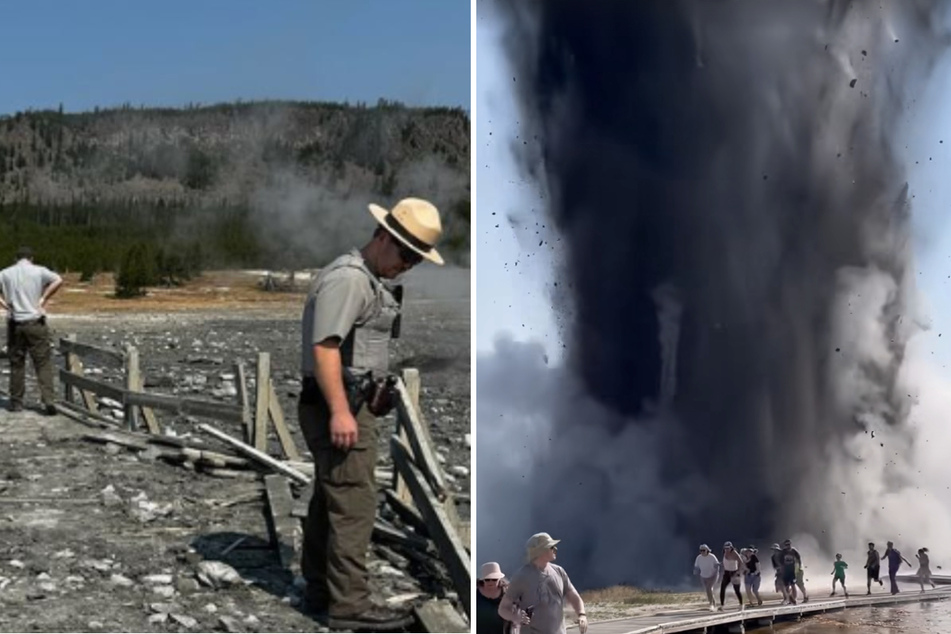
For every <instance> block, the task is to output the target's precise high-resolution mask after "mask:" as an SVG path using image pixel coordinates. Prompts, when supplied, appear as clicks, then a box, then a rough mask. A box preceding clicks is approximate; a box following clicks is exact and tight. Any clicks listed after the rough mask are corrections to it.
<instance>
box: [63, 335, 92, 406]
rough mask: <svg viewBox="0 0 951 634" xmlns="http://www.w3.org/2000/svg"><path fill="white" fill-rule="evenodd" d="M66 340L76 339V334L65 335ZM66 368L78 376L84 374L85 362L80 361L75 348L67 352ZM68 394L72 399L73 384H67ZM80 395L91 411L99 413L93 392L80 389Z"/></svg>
mask: <svg viewBox="0 0 951 634" xmlns="http://www.w3.org/2000/svg"><path fill="white" fill-rule="evenodd" d="M64 339H66V341H72V342H75V341H76V335H75V334H70V335H67V336H66V337H64ZM66 370H67V371H69V372H71V373H72V374H75V375H77V376H83V374H84V373H83V362H82V361H80V359H79V355H78V354H76V353H75V352H74V351H73V350H70V351H69V352H67V353H66ZM66 389H67V392H66V395H67V400H70V399H71V398H72V396H73V394H74V391H73V388H72V386H71V385H69V384H66ZM79 393H80V395H81V396H82V400H83V403H84V404H85V405H86V409H88V410H89V411H90V412H94V413H98V412H99V405H98V404H97V403H96V397H95V395H94V394H93V393H92V392H89V391H87V390H80V392H79Z"/></svg>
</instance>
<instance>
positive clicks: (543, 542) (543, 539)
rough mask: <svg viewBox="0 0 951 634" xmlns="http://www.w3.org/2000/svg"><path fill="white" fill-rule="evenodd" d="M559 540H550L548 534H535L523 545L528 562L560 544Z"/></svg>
mask: <svg viewBox="0 0 951 634" xmlns="http://www.w3.org/2000/svg"><path fill="white" fill-rule="evenodd" d="M560 542H561V540H560V539H552V538H551V535H549V534H548V533H535V534H534V535H532V536H531V537H530V538H529V540H528V541H527V542H526V543H525V551H526V554H527V555H528V560H529V561H532V560H533V559H535V558H536V557H538V556H539V555H541V554H542V553H544V552H545V551H546V550H548V549H549V548H551V547H552V546H554V545H556V544H558V543H560Z"/></svg>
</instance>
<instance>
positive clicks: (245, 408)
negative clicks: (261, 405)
mask: <svg viewBox="0 0 951 634" xmlns="http://www.w3.org/2000/svg"><path fill="white" fill-rule="evenodd" d="M234 374H235V378H236V379H237V383H238V386H237V387H238V405H240V406H241V410H242V412H243V417H242V418H243V419H242V421H241V429H242V431H244V442H246V443H247V444H249V445H250V444H251V443H253V442H254V428H253V427H252V425H253V423H252V419H251V406H250V405H249V404H248V384H247V380H246V377H245V372H244V361H241V360H238V362H237V363H235V364H234Z"/></svg>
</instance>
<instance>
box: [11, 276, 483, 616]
mask: <svg viewBox="0 0 951 634" xmlns="http://www.w3.org/2000/svg"><path fill="white" fill-rule="evenodd" d="M414 274H415V275H414ZM258 279H259V278H258V276H256V275H253V274H250V273H245V272H224V273H212V274H207V275H205V276H203V277H202V278H201V279H199V280H195V281H193V282H191V283H189V284H188V285H187V286H185V287H183V288H177V289H168V290H165V289H162V290H156V291H154V292H151V293H150V294H149V296H147V297H145V298H141V299H137V300H125V301H120V300H116V299H113V298H111V297H110V294H111V292H112V283H111V280H109V279H108V278H107V277H106V276H101V277H99V278H97V279H96V280H95V281H94V283H92V284H88V285H81V284H78V283H77V281H76V280H75V279H69V278H67V286H66V287H64V290H63V291H62V292H61V293H60V294H59V295H57V297H56V298H55V300H54V302H53V303H52V305H51V306H50V308H49V312H50V315H51V316H50V324H51V326H52V328H53V330H54V335H55V336H56V337H57V338H58V337H59V336H63V335H65V334H67V333H75V334H76V335H77V336H78V339H79V340H80V341H83V342H88V343H94V344H98V345H101V346H102V345H105V346H115V347H117V348H121V347H122V346H123V345H124V344H126V343H131V344H133V345H135V346H137V347H138V349H139V351H140V358H141V365H142V369H143V373H144V375H145V380H146V389H147V390H148V391H154V392H157V393H167V394H181V395H186V396H190V397H194V398H203V399H217V400H221V401H224V402H234V399H235V396H234V377H233V370H232V367H233V364H234V362H235V361H237V360H239V359H241V360H243V361H244V363H245V366H246V367H247V368H248V370H249V375H251V376H253V374H254V370H253V368H254V367H255V363H256V357H257V353H258V352H259V351H262V352H269V353H270V354H271V375H272V377H273V379H274V383H275V387H276V390H277V393H278V396H279V399H280V401H281V405H282V408H283V410H284V413H285V417H286V419H287V422H288V427H289V429H290V430H291V433H292V436H293V438H294V440H295V443H296V444H297V446H298V448H299V450H300V451H301V453H302V455H305V456H307V459H309V455H308V454H307V452H306V448H305V446H304V443H303V439H302V438H301V436H300V434H299V432H298V430H297V420H296V396H297V390H298V384H299V380H298V370H297V367H298V359H299V355H300V350H299V338H300V325H299V318H300V311H301V308H302V304H303V294H301V293H289V292H288V293H266V292H263V291H261V290H260V289H259V288H258V287H257V281H258ZM406 286H407V290H406V298H407V300H406V305H405V311H404V319H403V336H402V338H401V339H400V340H399V341H398V342H397V343H396V345H395V348H394V350H395V354H394V366H395V367H396V368H400V367H415V368H418V369H419V370H420V375H421V383H422V393H421V397H420V404H421V408H422V410H423V413H424V416H425V420H426V422H428V423H429V424H430V427H431V433H432V438H433V441H434V442H435V444H436V446H437V452H438V454H439V456H441V460H444V461H445V464H446V465H447V474H448V475H449V476H450V479H451V483H452V486H453V487H454V488H455V490H456V491H457V492H458V493H461V494H463V496H462V497H463V498H464V499H467V498H466V495H465V494H468V492H469V489H470V484H469V468H470V462H469V461H470V451H469V437H468V434H469V433H470V410H469V395H470V385H471V381H470V354H469V350H470V334H469V333H470V304H469V299H468V297H469V273H468V271H466V270H454V269H442V270H433V269H430V270H425V269H421V270H419V271H414V272H412V273H411V274H410V275H408V276H407V279H406ZM57 363H58V364H59V365H62V359H61V358H59V357H57ZM0 368H2V370H0V371H2V373H3V375H4V377H3V378H2V380H0V389H2V390H4V392H5V391H6V389H7V376H8V367H7V366H6V363H5V362H0ZM87 371H88V373H89V374H90V375H91V376H92V378H96V379H99V380H106V381H110V382H113V381H115V380H117V379H118V375H117V374H113V373H112V371H110V370H109V369H106V368H98V367H96V366H95V365H91V366H87ZM28 376H30V379H29V380H28V392H27V401H28V407H29V402H30V401H31V400H33V401H34V402H35V401H36V400H37V394H36V390H35V384H34V383H33V381H32V371H31V372H30V373H29V375H28ZM59 392H60V393H61V390H59ZM251 394H252V395H253V394H254V392H253V390H252V391H251ZM0 405H4V406H5V405H6V402H5V400H0ZM104 411H105V412H106V413H108V408H105V409H104ZM158 416H159V423H160V426H161V427H162V429H163V431H166V432H167V431H171V432H172V433H174V434H176V435H178V436H190V437H191V438H193V439H199V438H202V437H204V438H205V441H206V442H207V443H208V445H209V446H210V447H212V448H216V447H219V446H220V445H217V444H216V442H217V441H215V440H213V439H208V437H207V436H203V433H202V432H200V431H198V430H197V429H196V423H197V422H198V421H196V420H195V419H191V418H189V417H175V416H171V415H163V414H162V413H158ZM213 424H214V425H215V426H217V427H218V428H219V429H222V430H224V431H226V432H228V433H230V434H232V435H233V436H235V437H240V432H239V430H238V429H237V426H236V425H232V424H228V423H220V422H213ZM392 424H393V423H392V420H385V421H383V422H382V423H381V434H380V435H381V451H380V456H381V459H380V466H382V467H385V466H387V465H388V464H389V452H388V449H387V448H386V447H387V445H386V444H385V439H386V438H387V437H388V436H389V432H390V430H392V428H393V427H392ZM87 431H89V430H88V428H87V427H85V426H83V425H82V424H80V423H77V422H75V421H73V420H70V419H68V418H66V417H63V416H54V417H50V418H44V417H41V416H39V415H38V414H36V413H34V412H31V411H27V412H24V413H17V414H12V413H9V412H7V411H6V409H3V410H0V630H3V631H21V632H23V631H139V632H151V631H158V632H161V631H189V630H192V631H216V630H217V631H260V632H303V631H308V632H313V631H326V630H325V629H324V628H323V627H322V626H320V625H319V624H317V623H316V622H314V621H313V620H312V619H310V618H309V617H307V616H305V615H303V614H302V613H301V612H300V611H299V609H298V608H297V605H298V603H299V596H300V590H299V587H298V586H297V585H295V580H294V577H293V575H292V573H291V572H290V571H288V570H285V569H283V568H282V567H281V564H280V561H279V558H278V555H277V553H276V551H275V550H274V549H273V548H271V547H270V545H269V537H268V529H267V523H266V511H265V508H264V502H263V500H262V499H260V498H258V499H253V498H254V495H253V494H254V493H255V492H260V490H261V480H260V477H259V476H255V475H254V474H252V473H249V474H248V476H249V477H247V478H229V479H222V478H215V477H212V476H210V475H207V474H203V473H200V472H195V471H193V470H189V469H186V468H184V467H181V466H174V465H169V464H167V463H164V462H157V461H154V460H151V459H149V457H148V456H146V455H139V454H136V453H135V452H133V451H129V450H126V449H124V448H120V447H118V446H114V445H105V446H104V445H101V444H95V443H91V442H89V441H87V440H83V439H82V437H81V436H82V434H83V433H85V432H87ZM271 453H272V455H278V452H277V444H276V442H274V443H273V447H272V451H271ZM249 493H250V494H252V495H251V496H249V495H248V494H249ZM241 499H246V500H247V501H244V502H238V503H234V504H230V505H229V504H227V503H228V502H229V501H230V502H234V501H237V500H241ZM458 510H459V512H460V515H461V516H462V517H463V518H468V507H467V506H466V505H460V506H459V509H458ZM242 537H243V538H244V541H242V542H241V543H239V544H238V545H237V546H234V544H235V542H236V541H237V540H238V539H239V538H242ZM229 547H233V548H232V549H231V550H230V551H229V552H225V551H226V550H228V549H229ZM216 561H220V562H224V563H226V564H228V565H230V566H231V567H232V568H234V570H235V571H237V573H238V574H239V575H240V579H236V580H234V581H233V582H231V583H228V582H227V581H219V582H217V583H216V582H215V581H214V578H213V577H214V575H209V574H207V573H208V572H209V571H208V569H207V567H208V566H209V562H216ZM371 570H372V583H373V585H374V588H375V589H376V590H377V592H378V594H379V595H380V597H381V598H383V599H387V600H388V601H389V602H390V603H392V604H401V603H407V604H408V603H412V602H413V601H418V600H421V599H425V598H428V597H433V596H436V597H449V598H450V599H452V598H453V593H452V592H451V589H450V586H449V585H448V584H447V583H446V579H445V578H440V576H439V575H438V574H436V573H433V571H432V570H431V567H429V566H421V565H420V564H419V563H418V562H414V561H413V560H412V559H407V558H406V557H402V556H400V555H399V553H398V552H396V549H393V548H390V549H387V548H383V547H381V546H380V545H378V544H374V546H373V549H372V553H371ZM437 572H438V571H437ZM199 573H202V574H199ZM209 583H211V585H208V584H209ZM298 584H299V580H298Z"/></svg>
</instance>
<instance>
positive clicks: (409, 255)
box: [393, 240, 423, 266]
mask: <svg viewBox="0 0 951 634" xmlns="http://www.w3.org/2000/svg"><path fill="white" fill-rule="evenodd" d="M393 242H394V243H395V244H396V248H397V249H399V253H400V259H401V260H403V261H404V262H406V263H407V264H410V265H413V266H415V265H417V264H419V263H420V262H422V261H423V256H421V255H420V254H418V253H416V251H413V250H412V249H410V248H409V247H408V246H406V245H405V244H403V243H402V242H399V241H397V240H394V241H393Z"/></svg>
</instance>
